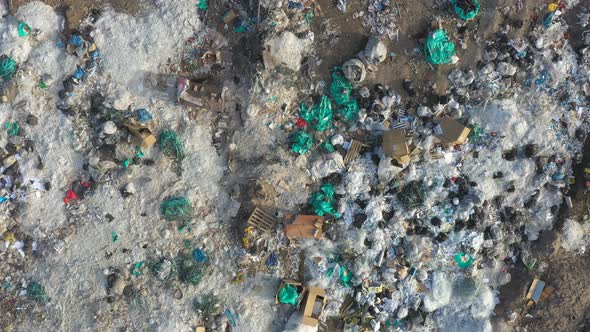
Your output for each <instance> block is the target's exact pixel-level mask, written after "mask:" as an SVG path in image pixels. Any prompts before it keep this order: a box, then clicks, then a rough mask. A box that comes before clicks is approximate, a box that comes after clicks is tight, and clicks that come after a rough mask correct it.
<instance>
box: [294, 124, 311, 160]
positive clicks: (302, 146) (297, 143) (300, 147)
mask: <svg viewBox="0 0 590 332" xmlns="http://www.w3.org/2000/svg"><path fill="white" fill-rule="evenodd" d="M291 140H292V141H293V145H292V146H291V149H292V150H293V152H295V153H298V154H305V153H306V152H307V151H309V149H311V147H312V145H313V137H312V136H311V134H309V133H307V132H305V131H303V130H300V131H297V132H295V134H293V137H292V138H291Z"/></svg>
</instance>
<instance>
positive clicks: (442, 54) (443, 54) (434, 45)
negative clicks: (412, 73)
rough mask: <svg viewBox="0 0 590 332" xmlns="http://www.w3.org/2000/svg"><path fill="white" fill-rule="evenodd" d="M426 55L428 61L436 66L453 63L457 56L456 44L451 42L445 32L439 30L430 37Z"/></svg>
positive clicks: (425, 48)
mask: <svg viewBox="0 0 590 332" xmlns="http://www.w3.org/2000/svg"><path fill="white" fill-rule="evenodd" d="M424 53H425V54H426V60H428V62H430V63H432V64H434V65H441V64H445V63H451V58H452V57H453V55H455V43H453V42H452V41H449V36H448V35H447V33H446V32H445V31H444V30H441V29H438V30H436V31H434V32H432V33H431V34H430V35H428V39H427V40H426V45H424Z"/></svg>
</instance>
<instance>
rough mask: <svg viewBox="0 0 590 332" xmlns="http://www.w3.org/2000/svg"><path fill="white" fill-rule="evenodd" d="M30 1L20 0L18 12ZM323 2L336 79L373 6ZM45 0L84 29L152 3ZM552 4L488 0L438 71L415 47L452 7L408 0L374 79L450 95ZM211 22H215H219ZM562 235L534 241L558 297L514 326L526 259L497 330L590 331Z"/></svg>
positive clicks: (326, 59)
mask: <svg viewBox="0 0 590 332" xmlns="http://www.w3.org/2000/svg"><path fill="white" fill-rule="evenodd" d="M29 1H30V0H12V5H13V11H15V10H16V9H17V8H18V6H20V5H22V4H24V3H26V2H29ZM318 1H319V4H320V5H321V8H322V12H323V14H322V16H321V17H316V18H314V21H313V25H312V30H313V31H314V33H315V36H316V39H315V47H316V48H317V50H318V51H317V53H318V54H317V55H318V56H319V57H320V58H321V59H322V63H321V65H320V66H319V68H318V71H317V72H316V73H315V74H316V77H318V78H320V79H323V80H325V81H329V73H330V70H331V69H332V68H333V67H334V66H338V65H341V64H342V63H343V62H344V61H346V60H347V59H349V58H351V57H353V56H354V55H355V54H356V53H357V52H359V51H360V50H362V49H363V47H364V45H365V43H366V42H367V40H368V38H369V36H370V33H369V31H368V29H367V28H365V27H363V26H362V24H361V19H353V18H352V15H353V13H355V12H358V11H360V10H365V11H366V8H363V7H364V6H365V1H362V2H353V1H349V5H348V7H349V8H348V11H347V13H342V12H340V11H339V10H338V9H337V8H336V6H335V4H334V1H332V0H318ZM44 2H46V3H48V4H50V5H52V6H54V7H55V8H57V9H58V10H60V11H62V12H63V13H64V14H65V15H66V17H67V19H68V28H69V29H76V28H77V27H78V25H79V22H80V20H81V19H82V18H84V17H85V16H87V15H88V14H90V13H92V12H93V10H99V9H100V8H101V7H102V6H104V5H107V4H110V5H112V6H113V7H114V8H115V9H117V10H120V11H124V12H127V13H130V14H133V13H136V12H138V11H140V10H141V9H142V8H143V6H145V3H144V1H141V0H109V1H87V0H86V1H85V0H46V1H44ZM546 3H547V1H541V0H529V1H522V4H523V8H522V10H516V8H515V4H516V1H513V0H490V1H482V13H481V15H480V17H479V18H478V19H476V20H474V21H472V22H470V23H468V28H467V33H466V34H465V37H466V39H465V48H463V49H462V48H460V47H458V50H457V53H458V54H457V55H458V56H459V58H460V59H461V60H460V62H459V63H458V65H456V66H452V65H445V66H438V67H437V68H432V67H431V66H429V65H428V64H427V63H426V62H425V61H421V59H419V58H417V57H416V56H415V55H414V53H415V52H414V49H415V48H417V47H418V48H419V47H420V43H421V40H422V39H423V38H425V37H426V34H427V32H428V29H429V27H430V25H431V22H433V20H434V18H435V17H439V16H448V12H447V11H448V9H447V8H439V7H437V6H436V4H435V2H434V1H433V0H423V1H415V2H412V1H410V2H400V7H401V9H402V13H401V14H400V17H399V18H398V20H397V22H398V23H397V24H398V27H399V30H400V32H399V39H396V40H394V41H389V40H388V41H387V44H388V45H387V46H388V51H389V52H393V53H395V56H393V57H389V58H388V59H387V60H386V63H385V64H382V65H381V66H380V67H379V70H378V71H377V72H375V73H371V74H370V75H369V76H368V82H369V83H382V84H389V85H390V86H392V87H394V88H395V89H396V90H397V91H398V92H400V93H401V94H402V97H405V92H404V90H403V89H402V82H403V80H404V79H412V80H413V81H414V82H415V83H416V85H417V87H418V89H420V88H421V89H422V90H423V91H425V90H426V87H428V86H431V85H432V83H435V84H436V89H435V90H437V91H439V92H442V91H444V90H446V89H447V87H448V83H447V76H448V73H449V72H450V71H451V70H453V69H454V68H457V67H458V68H475V67H476V66H477V63H478V61H479V59H480V55H481V51H482V50H483V49H484V47H485V45H486V42H487V41H488V40H490V39H491V38H492V37H493V36H494V35H495V34H496V33H497V32H498V31H499V29H500V27H501V26H503V25H504V24H506V22H508V20H511V21H514V20H522V21H523V25H522V28H521V29H519V30H516V29H515V30H513V31H512V32H511V35H512V36H515V35H520V34H522V33H524V32H525V31H526V29H527V28H528V26H529V23H530V21H531V18H532V17H533V16H534V15H537V14H538V13H540V11H541V9H542V8H543V7H544V6H545V4H546ZM216 4H217V6H215V5H213V4H212V6H211V10H212V11H213V10H216V11H221V10H223V6H219V1H217V2H216ZM208 18H209V19H214V16H213V15H211V13H208ZM565 19H566V20H567V21H568V22H569V23H570V26H571V27H572V29H571V31H570V35H571V42H572V44H573V45H574V47H576V48H577V47H579V46H580V44H581V33H580V32H581V30H580V28H579V27H578V26H576V25H575V20H576V17H575V11H570V12H569V13H567V14H566V15H565ZM208 24H209V25H211V26H214V24H212V23H208ZM453 24H454V22H453ZM445 28H447V30H448V31H450V32H451V33H453V34H455V35H456V34H457V33H458V32H457V27H456V26H452V25H448V26H445ZM325 45H329V47H325ZM246 52H247V50H244V51H243V54H246ZM407 54H410V55H409V56H408V55H407ZM235 56H236V57H237V58H236V60H237V61H238V62H237V63H235V64H234V66H238V65H239V61H246V60H247V58H248V57H247V56H243V57H242V56H239V55H235ZM238 58H239V59H238ZM588 163H590V143H589V144H587V146H586V149H585V155H584V163H582V164H581V165H578V166H577V167H576V180H577V181H576V188H575V189H574V190H572V197H573V198H574V208H573V209H572V210H567V209H565V210H563V213H562V220H563V219H564V218H566V217H572V218H574V219H580V218H583V217H584V216H585V215H587V214H588V213H587V205H586V200H587V195H586V192H585V191H584V190H583V188H582V186H583V183H584V181H583V179H582V174H581V172H582V168H583V165H585V164H588ZM557 240H558V237H557V236H556V231H551V232H545V233H544V234H542V236H541V239H540V240H539V241H537V243H535V246H534V249H535V250H536V255H537V256H538V258H540V259H541V261H543V262H545V263H547V264H548V268H547V269H546V271H545V273H544V274H543V275H541V276H538V277H540V278H542V279H543V280H544V281H545V282H546V283H547V285H551V286H553V287H555V288H556V292H555V293H554V295H553V296H552V297H551V298H550V299H549V300H548V301H546V302H545V303H542V304H540V305H538V306H536V307H534V308H533V309H532V310H530V312H529V314H530V315H531V316H532V317H529V318H523V319H521V320H518V321H517V322H516V323H513V324H507V323H506V322H505V319H504V317H505V316H506V315H507V314H508V313H509V312H511V311H519V310H520V309H521V308H522V307H523V305H524V297H525V294H526V291H527V290H528V287H529V285H530V282H531V281H532V279H533V278H534V277H535V276H534V275H533V274H532V273H531V272H530V271H528V270H526V268H525V267H524V266H523V265H522V264H516V265H515V266H514V268H513V269H512V270H511V275H512V280H511V282H510V283H509V284H508V285H506V286H504V287H503V288H501V289H500V294H499V299H500V304H499V305H498V306H497V308H496V314H497V317H496V321H495V330H497V331H516V330H520V328H526V330H527V331H589V330H590V323H588V321H589V319H590V289H589V288H588V287H586V285H587V284H588V281H589V280H590V272H589V271H590V253H586V254H585V255H578V256H576V255H573V254H570V253H566V252H564V251H563V250H559V249H555V247H556V241H557ZM585 322H586V323H585ZM584 324H585V325H584Z"/></svg>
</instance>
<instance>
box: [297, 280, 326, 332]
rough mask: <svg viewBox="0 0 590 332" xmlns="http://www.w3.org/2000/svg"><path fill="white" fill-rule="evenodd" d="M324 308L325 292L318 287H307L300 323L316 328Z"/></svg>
mask: <svg viewBox="0 0 590 332" xmlns="http://www.w3.org/2000/svg"><path fill="white" fill-rule="evenodd" d="M325 306H326V291H324V290H323V289H321V288H319V287H308V288H307V297H306V300H305V307H304V309H303V319H302V320H301V322H302V323H303V324H305V325H308V326H313V327H315V326H318V324H319V320H320V319H321V318H322V313H323V312H324V307H325Z"/></svg>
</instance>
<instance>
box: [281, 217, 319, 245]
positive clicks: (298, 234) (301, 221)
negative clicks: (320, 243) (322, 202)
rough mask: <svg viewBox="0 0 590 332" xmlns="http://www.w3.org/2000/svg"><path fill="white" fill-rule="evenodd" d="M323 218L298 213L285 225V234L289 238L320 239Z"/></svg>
mask: <svg viewBox="0 0 590 332" xmlns="http://www.w3.org/2000/svg"><path fill="white" fill-rule="evenodd" d="M323 225H324V218H322V217H319V216H314V215H299V216H297V217H296V218H295V221H293V223H292V224H289V225H285V235H287V237H288V238H289V239H301V238H304V239H313V238H315V239H318V240H319V239H322V238H323V236H324V234H323V230H322V227H323Z"/></svg>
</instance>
